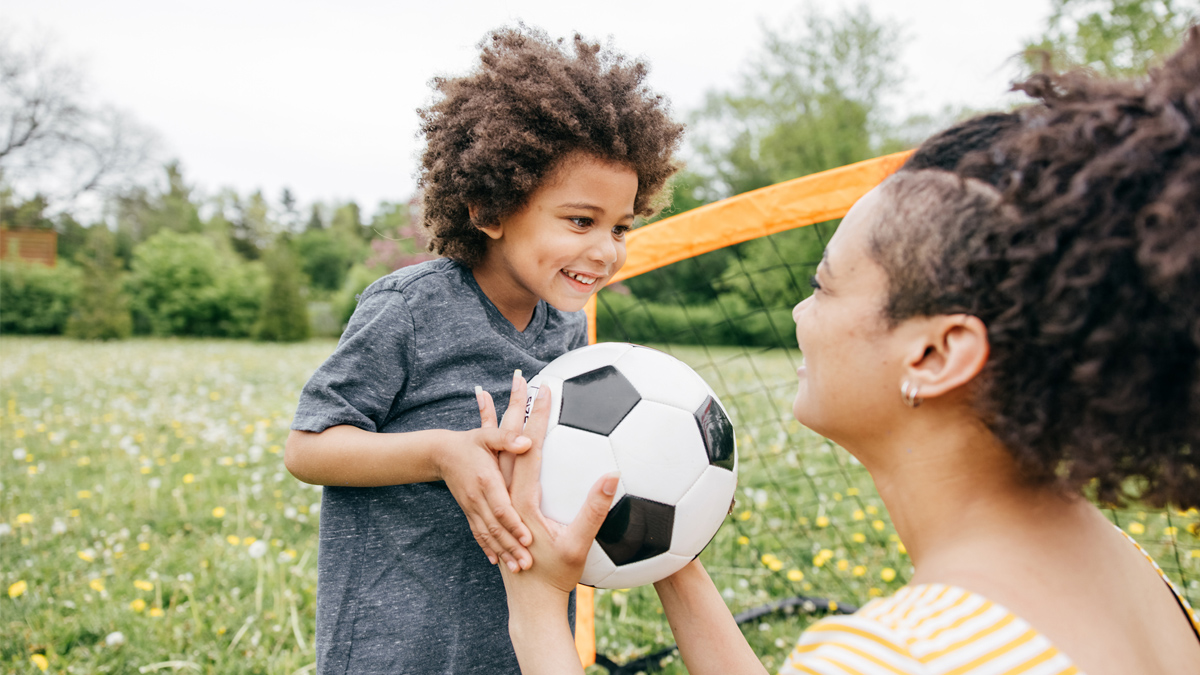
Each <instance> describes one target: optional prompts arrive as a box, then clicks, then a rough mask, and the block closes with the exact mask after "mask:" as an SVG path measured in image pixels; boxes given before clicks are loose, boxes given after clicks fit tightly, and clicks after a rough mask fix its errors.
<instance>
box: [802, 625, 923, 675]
mask: <svg viewBox="0 0 1200 675" xmlns="http://www.w3.org/2000/svg"><path fill="white" fill-rule="evenodd" d="M798 673H804V674H805V675H877V674H878V675H897V673H902V674H905V675H930V673H929V670H928V668H926V667H925V665H924V664H923V663H921V662H920V661H918V660H917V659H916V658H914V657H913V655H912V654H911V653H910V652H909V650H908V645H907V643H906V641H905V640H904V639H903V638H902V637H901V636H899V635H897V634H896V632H895V631H893V630H891V629H889V628H887V627H886V626H884V625H881V624H880V623H879V622H877V621H874V620H872V619H867V618H863V617H858V616H855V615H850V616H836V617H829V618H826V619H822V620H821V621H818V622H817V623H815V624H813V625H812V626H809V628H808V630H806V631H804V634H803V635H801V636H800V641H799V643H798V644H797V645H796V648H795V649H793V650H792V653H791V654H790V655H789V656H788V658H787V661H786V662H785V663H784V664H783V667H782V668H780V669H779V675H796V674H798Z"/></svg>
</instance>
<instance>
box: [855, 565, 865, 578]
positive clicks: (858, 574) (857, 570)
mask: <svg viewBox="0 0 1200 675" xmlns="http://www.w3.org/2000/svg"><path fill="white" fill-rule="evenodd" d="M866 573H867V568H866V567H863V566H862V565H855V566H854V569H853V570H852V571H851V574H853V575H854V576H856V577H861V576H862V575H864V574H866Z"/></svg>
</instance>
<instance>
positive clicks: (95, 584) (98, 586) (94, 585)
mask: <svg viewBox="0 0 1200 675" xmlns="http://www.w3.org/2000/svg"><path fill="white" fill-rule="evenodd" d="M88 588H91V589H92V590H93V591H96V592H97V593H100V592H102V591H103V590H104V580H103V579H92V580H91V581H89V582H88Z"/></svg>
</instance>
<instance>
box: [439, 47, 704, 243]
mask: <svg viewBox="0 0 1200 675" xmlns="http://www.w3.org/2000/svg"><path fill="white" fill-rule="evenodd" d="M570 46H571V49H566V48H565V47H564V45H563V41H561V40H559V41H554V40H552V39H550V38H549V37H548V36H547V35H546V34H545V33H543V32H541V31H538V30H534V29H531V28H528V27H525V26H520V27H518V28H515V29H514V28H502V29H499V30H496V31H494V32H493V33H491V34H490V35H488V36H487V37H486V38H484V40H483V41H482V42H481V43H480V50H481V54H480V60H479V65H478V66H477V67H476V68H475V70H474V71H473V72H471V73H470V74H468V75H466V76H463V77H455V78H441V77H439V78H435V79H434V80H433V82H432V85H433V87H434V88H435V89H436V90H437V91H438V92H439V93H440V94H441V96H440V98H439V99H438V100H437V101H436V102H434V103H433V104H432V105H430V106H429V107H427V108H423V109H422V110H420V111H419V112H420V115H421V121H422V124H421V131H422V133H423V134H424V135H425V139H426V147H425V152H424V154H423V156H422V157H421V169H420V180H419V185H420V188H421V189H422V192H423V205H422V218H423V224H424V226H425V227H426V228H428V229H429V233H430V235H431V238H430V242H429V248H430V250H432V251H434V252H436V253H439V254H441V255H444V256H446V257H448V258H452V259H454V260H457V261H459V262H462V263H463V264H465V265H468V266H473V265H475V264H476V263H478V262H479V261H480V260H481V259H482V258H483V255H484V253H485V252H486V251H487V239H486V236H485V235H484V234H483V233H482V232H480V231H479V229H478V228H479V227H486V226H490V225H494V224H496V223H497V222H498V221H499V219H500V218H502V217H504V216H506V215H509V214H511V213H514V212H516V211H517V210H519V209H520V208H521V207H522V206H524V205H525V203H526V202H527V200H528V199H529V196H530V195H531V194H532V193H533V192H534V191H535V190H537V189H538V187H540V186H541V184H542V181H543V180H545V179H546V177H547V176H548V175H549V174H550V173H551V172H552V171H553V170H554V169H555V168H557V166H558V163H559V162H560V161H561V160H562V159H563V158H565V157H567V156H568V155H570V154H572V153H575V152H584V153H587V154H590V155H593V156H595V157H598V158H600V159H603V160H607V161H611V162H614V163H618V164H622V165H625V166H628V167H629V168H631V169H633V170H634V171H635V172H636V173H637V175H638V191H637V197H636V198H635V200H634V212H635V213H636V214H637V215H640V216H643V217H645V216H651V215H653V214H654V213H655V212H657V210H658V209H659V208H660V204H659V203H658V201H657V198H658V196H659V194H660V193H661V192H662V190H663V187H664V185H665V184H666V181H667V179H668V178H669V177H670V176H671V174H673V173H674V172H675V171H676V168H677V167H676V164H675V163H674V162H673V161H672V154H673V153H674V151H675V149H676V147H677V146H678V145H679V142H680V140H681V138H682V135H683V125H681V124H677V123H675V122H674V121H672V120H671V117H670V114H669V112H670V110H669V106H668V103H667V101H666V100H665V99H664V98H663V97H661V96H659V95H657V94H655V93H654V92H652V91H650V89H649V88H648V87H647V86H646V85H645V79H646V74H647V67H646V65H645V64H644V63H642V62H641V61H638V60H633V61H630V60H628V59H626V58H625V57H624V56H622V55H620V54H618V53H615V52H613V51H612V50H610V49H606V48H602V47H601V46H600V44H599V43H593V42H588V41H586V40H584V39H583V38H582V37H580V36H579V35H578V34H577V35H575V38H574V41H573V42H572V43H571V45H570ZM468 205H473V206H474V207H475V210H476V213H475V219H474V220H472V218H471V215H470V213H469V211H468Z"/></svg>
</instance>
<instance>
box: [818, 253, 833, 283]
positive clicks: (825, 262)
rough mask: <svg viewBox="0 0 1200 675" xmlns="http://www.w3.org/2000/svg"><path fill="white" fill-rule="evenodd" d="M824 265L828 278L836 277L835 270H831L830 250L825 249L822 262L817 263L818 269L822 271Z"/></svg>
mask: <svg viewBox="0 0 1200 675" xmlns="http://www.w3.org/2000/svg"><path fill="white" fill-rule="evenodd" d="M822 265H824V266H825V275H826V276H829V277H832V276H834V274H833V270H832V269H830V267H829V249H825V250H824V251H822V252H821V261H820V262H818V263H817V268H818V269H820V267H821V266H822Z"/></svg>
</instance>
